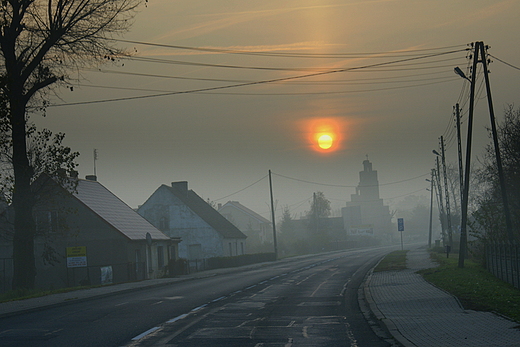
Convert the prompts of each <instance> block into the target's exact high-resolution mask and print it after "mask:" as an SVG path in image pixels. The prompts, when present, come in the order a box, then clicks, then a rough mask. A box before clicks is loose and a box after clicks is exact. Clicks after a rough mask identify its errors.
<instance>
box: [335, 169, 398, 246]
mask: <svg viewBox="0 0 520 347" xmlns="http://www.w3.org/2000/svg"><path fill="white" fill-rule="evenodd" d="M350 198H351V201H350V202H347V206H346V207H343V208H342V209H341V215H342V217H343V223H344V228H345V230H346V232H347V235H349V236H369V237H377V238H383V237H386V236H388V235H389V234H390V233H391V228H392V222H391V215H390V209H389V207H388V206H385V205H384V204H383V199H381V198H380V197H379V181H378V178H377V171H376V170H373V169H372V163H371V162H370V161H369V160H368V159H367V160H365V161H363V171H361V172H360V173H359V184H358V186H357V187H356V193H355V194H352V195H351V197H350Z"/></svg>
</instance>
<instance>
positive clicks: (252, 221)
mask: <svg viewBox="0 0 520 347" xmlns="http://www.w3.org/2000/svg"><path fill="white" fill-rule="evenodd" d="M218 212H220V214H221V215H223V216H224V217H226V219H227V220H228V221H230V222H231V223H233V224H234V225H235V226H236V227H237V228H238V229H240V231H242V232H243V233H244V234H246V235H247V243H248V246H249V247H248V248H249V249H251V248H252V247H253V245H255V244H258V245H262V244H266V243H267V244H272V243H273V225H272V223H271V221H269V220H268V219H266V218H264V217H262V216H261V215H259V214H258V213H256V212H254V211H253V210H250V209H249V208H247V207H245V206H244V205H242V204H241V203H239V202H238V201H228V202H226V203H225V204H224V205H220V204H219V206H218Z"/></svg>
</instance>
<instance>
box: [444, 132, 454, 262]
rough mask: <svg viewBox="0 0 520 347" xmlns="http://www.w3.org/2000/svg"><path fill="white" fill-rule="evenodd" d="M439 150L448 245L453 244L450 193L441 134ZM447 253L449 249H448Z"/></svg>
mask: <svg viewBox="0 0 520 347" xmlns="http://www.w3.org/2000/svg"><path fill="white" fill-rule="evenodd" d="M441 152H442V156H441V158H442V170H443V174H444V191H445V193H446V219H447V221H448V245H449V246H450V248H451V246H452V245H453V236H452V234H453V233H452V230H451V211H450V193H449V188H448V175H447V174H446V156H445V151H444V138H443V137H442V136H441ZM448 253H449V251H448Z"/></svg>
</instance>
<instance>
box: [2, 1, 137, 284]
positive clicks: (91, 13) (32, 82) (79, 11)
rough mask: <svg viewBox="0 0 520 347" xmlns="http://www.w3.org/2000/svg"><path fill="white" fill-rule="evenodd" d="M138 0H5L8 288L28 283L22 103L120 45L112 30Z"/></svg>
mask: <svg viewBox="0 0 520 347" xmlns="http://www.w3.org/2000/svg"><path fill="white" fill-rule="evenodd" d="M140 2H141V0H56V1H52V0H47V1H45V0H5V1H2V3H1V5H0V6H1V9H2V10H1V13H0V89H1V91H2V96H4V97H5V99H6V112H5V117H6V122H7V123H6V125H5V126H8V127H9V131H10V133H9V134H10V141H11V146H12V158H11V163H12V170H13V187H14V189H13V194H12V206H13V209H14V237H13V264H14V274H13V289H17V288H33V287H34V279H35V269H34V236H35V223H34V220H33V216H32V207H33V205H34V195H33V193H32V192H31V180H32V179H33V177H34V174H35V167H34V165H33V163H31V158H30V154H29V147H28V141H27V140H28V136H29V135H30V130H29V129H30V128H31V125H30V124H29V123H28V110H29V106H33V107H35V106H36V104H37V99H38V98H37V97H38V96H39V97H40V98H41V99H40V106H42V105H43V106H45V105H46V102H45V101H44V99H45V91H48V90H49V88H50V87H52V86H54V85H56V84H59V83H65V82H66V81H67V80H68V75H67V72H68V71H71V70H72V69H75V68H78V67H81V66H87V65H91V64H95V63H99V62H100V61H102V60H103V59H107V57H108V58H113V57H114V56H118V55H120V54H122V53H123V52H122V51H121V50H120V49H118V48H116V47H115V41H114V40H113V37H114V35H116V34H118V33H121V32H124V31H126V30H127V29H128V28H129V26H130V24H131V19H132V16H133V14H134V13H135V12H134V11H135V9H136V7H137V6H138V4H139V3H140Z"/></svg>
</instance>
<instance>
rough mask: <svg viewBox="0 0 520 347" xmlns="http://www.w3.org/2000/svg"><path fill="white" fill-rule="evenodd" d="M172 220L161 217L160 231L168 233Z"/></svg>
mask: <svg viewBox="0 0 520 347" xmlns="http://www.w3.org/2000/svg"><path fill="white" fill-rule="evenodd" d="M169 224H170V219H169V218H168V217H165V216H163V217H161V218H159V228H158V229H159V230H161V231H167V230H168V229H169V228H170V225H169Z"/></svg>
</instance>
